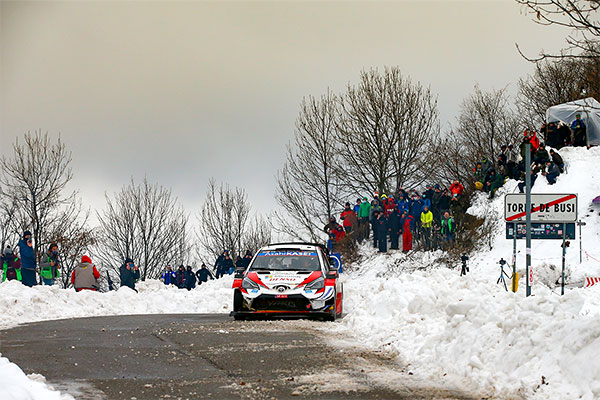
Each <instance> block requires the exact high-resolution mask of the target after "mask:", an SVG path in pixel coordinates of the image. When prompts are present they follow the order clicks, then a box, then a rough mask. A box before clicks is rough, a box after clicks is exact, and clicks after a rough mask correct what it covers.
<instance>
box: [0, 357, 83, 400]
mask: <svg viewBox="0 0 600 400" xmlns="http://www.w3.org/2000/svg"><path fill="white" fill-rule="evenodd" d="M0 399H2V400H22V399H27V400H72V399H73V397H71V396H69V395H65V394H63V395H61V393H59V392H56V391H54V390H52V388H50V387H49V386H47V385H46V380H45V379H44V377H43V376H41V375H38V374H32V375H28V376H27V375H25V373H24V372H23V371H22V370H21V368H19V367H18V366H17V365H16V364H13V363H11V362H10V361H8V359H6V358H5V357H0Z"/></svg>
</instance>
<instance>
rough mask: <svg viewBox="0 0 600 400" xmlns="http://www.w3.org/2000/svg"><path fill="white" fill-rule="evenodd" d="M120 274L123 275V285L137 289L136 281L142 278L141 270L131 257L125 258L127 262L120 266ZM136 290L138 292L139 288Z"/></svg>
mask: <svg viewBox="0 0 600 400" xmlns="http://www.w3.org/2000/svg"><path fill="white" fill-rule="evenodd" d="M119 274H120V277H121V287H123V286H127V287H128V288H131V289H133V290H135V282H136V281H137V280H138V279H140V271H139V269H138V267H137V265H135V264H134V263H133V260H132V259H131V258H126V259H125V263H124V264H123V265H121V268H119ZM135 291H136V292H137V290H135Z"/></svg>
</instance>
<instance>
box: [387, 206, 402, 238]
mask: <svg viewBox="0 0 600 400" xmlns="http://www.w3.org/2000/svg"><path fill="white" fill-rule="evenodd" d="M401 222H402V218H401V216H400V213H398V210H394V211H392V212H391V213H390V216H389V217H388V228H389V230H390V232H391V233H392V235H399V234H400V231H402V225H400V223H401Z"/></svg>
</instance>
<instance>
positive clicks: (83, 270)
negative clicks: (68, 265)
mask: <svg viewBox="0 0 600 400" xmlns="http://www.w3.org/2000/svg"><path fill="white" fill-rule="evenodd" d="M98 279H100V272H98V270H97V269H96V266H95V265H94V264H92V259H91V258H90V257H88V256H83V257H81V262H80V263H79V264H77V267H75V269H74V270H73V273H72V274H71V283H72V284H73V287H74V288H75V291H76V292H80V291H82V290H93V291H97V290H98V288H99V287H100V285H99V284H98ZM121 285H123V282H121Z"/></svg>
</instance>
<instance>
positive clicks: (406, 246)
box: [402, 213, 413, 253]
mask: <svg viewBox="0 0 600 400" xmlns="http://www.w3.org/2000/svg"><path fill="white" fill-rule="evenodd" d="M405 214H406V215H404V216H403V217H404V218H403V219H404V232H403V233H402V252H403V253H408V252H409V251H410V250H412V239H413V237H412V233H411V231H410V221H411V220H412V217H411V216H410V215H408V214H407V213H405Z"/></svg>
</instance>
